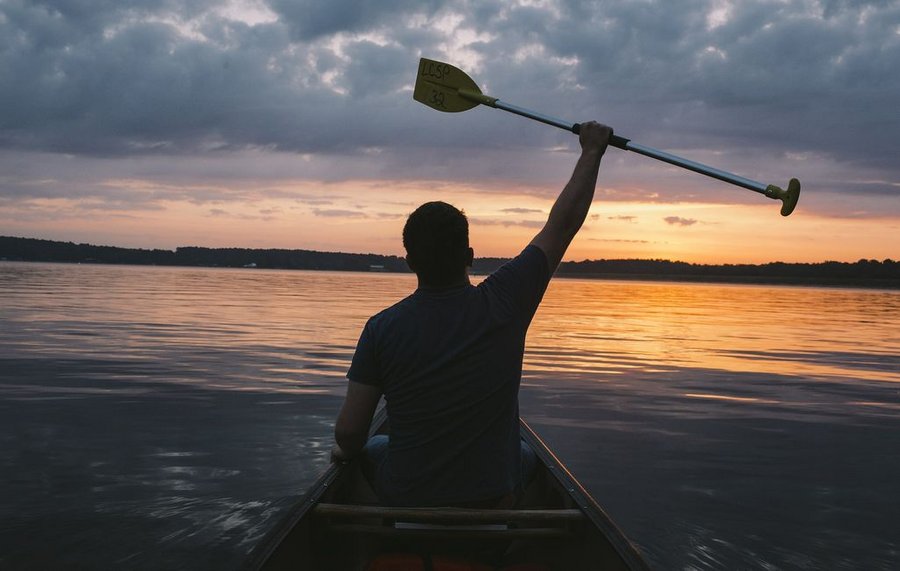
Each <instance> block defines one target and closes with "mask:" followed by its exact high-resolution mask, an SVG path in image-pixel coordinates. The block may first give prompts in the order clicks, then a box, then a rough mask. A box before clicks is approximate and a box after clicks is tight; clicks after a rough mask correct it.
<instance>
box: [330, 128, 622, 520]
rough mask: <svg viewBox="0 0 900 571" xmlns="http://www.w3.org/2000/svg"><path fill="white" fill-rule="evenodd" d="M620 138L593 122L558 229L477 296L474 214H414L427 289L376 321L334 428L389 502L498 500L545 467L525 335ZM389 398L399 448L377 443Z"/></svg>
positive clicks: (434, 206) (437, 209)
mask: <svg viewBox="0 0 900 571" xmlns="http://www.w3.org/2000/svg"><path fill="white" fill-rule="evenodd" d="M610 135H612V130H611V129H610V128H609V127H605V126H603V125H600V124H598V123H596V122H593V121H590V122H587V123H582V124H581V128H580V134H579V141H580V143H581V155H580V156H579V158H578V161H577V162H576V163H575V168H574V169H573V171H572V176H571V177H570V179H569V182H568V183H566V186H565V187H564V188H563V190H562V192H561V193H560V194H559V196H558V197H557V199H556V202H554V204H553V208H551V209H550V214H549V216H548V217H547V223H546V224H544V227H543V228H542V229H541V230H540V231H539V232H538V233H537V235H535V237H534V238H533V239H532V240H531V243H530V244H529V246H528V247H527V248H525V250H523V251H522V254H520V255H519V256H518V257H517V258H516V259H515V260H514V261H513V262H511V263H510V264H507V265H505V266H504V267H503V268H501V269H499V270H498V271H497V272H495V273H494V274H493V275H492V276H490V277H488V278H487V279H486V280H485V281H484V282H483V283H482V284H480V285H479V286H478V287H477V288H473V287H472V286H471V285H469V274H468V272H469V268H471V266H472V260H473V259H474V255H475V254H474V250H473V249H472V248H471V247H470V246H469V226H468V220H467V219H466V216H465V213H463V212H462V211H461V210H459V209H457V208H455V207H454V206H451V205H449V204H447V203H445V202H439V201H438V202H429V203H426V204H423V205H422V206H420V207H419V208H417V209H416V210H415V211H414V212H413V213H412V214H410V215H409V218H408V219H407V221H406V225H405V226H404V227H403V246H404V248H405V249H406V261H407V264H408V265H409V267H410V269H412V270H413V271H414V272H415V273H416V277H417V278H418V283H419V290H417V292H416V293H415V294H413V295H412V296H410V297H409V298H407V299H405V300H403V301H402V302H400V303H399V304H397V305H395V306H393V307H391V308H389V309H387V310H385V311H384V312H382V313H380V314H378V315H376V316H375V317H373V318H372V319H370V320H369V322H368V323H367V324H366V328H365V329H364V331H363V334H362V336H361V337H360V340H359V345H358V346H357V348H356V354H355V355H354V357H353V364H352V365H351V368H350V371H349V373H348V375H347V376H348V377H349V379H350V382H348V383H347V396H346V397H345V398H344V404H343V406H342V407H341V411H340V413H338V418H337V421H336V422H335V428H334V435H335V448H334V450H333V457H334V458H335V459H336V460H346V459H349V458H352V457H354V456H357V455H359V454H360V453H362V455H363V462H364V467H365V468H369V467H371V464H372V463H373V462H374V463H375V464H376V465H377V477H376V488H378V490H379V492H380V495H381V496H382V499H384V500H385V501H387V502H390V503H394V504H407V505H428V504H461V503H466V504H470V503H476V502H477V503H490V502H489V501H487V502H484V501H485V500H490V499H494V498H498V497H499V496H507V495H509V493H510V492H513V491H517V490H516V488H517V487H518V486H519V485H520V484H522V485H524V484H525V482H524V481H523V478H522V475H523V474H527V473H529V471H530V468H529V466H530V465H531V463H532V462H533V460H534V457H533V452H532V451H531V450H530V449H529V448H528V447H527V446H522V445H521V444H520V442H519V436H518V403H517V400H518V399H517V397H518V390H519V381H520V379H521V372H522V355H523V353H524V345H525V332H526V331H527V329H528V324H529V322H530V321H531V318H532V316H533V315H534V311H535V309H536V308H537V305H538V303H540V300H541V297H542V296H543V293H544V289H545V288H546V287H547V282H548V281H549V279H550V275H551V274H552V273H553V272H554V271H555V269H556V267H557V266H558V265H559V262H560V260H561V259H562V256H563V254H564V253H565V251H566V248H568V246H569V244H570V243H571V241H572V239H573V238H574V237H575V234H576V233H577V232H578V229H579V228H581V225H582V224H583V223H584V220H585V218H586V217H587V213H588V209H589V208H590V205H591V200H592V199H593V196H594V187H595V186H596V184H597V172H598V170H599V168H600V159H601V158H602V157H603V153H604V152H605V151H606V147H607V144H608V142H609V137H610ZM435 286H437V288H436V287H435ZM382 395H383V396H384V397H385V399H386V400H387V410H388V420H389V422H390V424H391V436H390V440H389V441H387V440H386V439H385V437H383V436H376V437H373V438H372V439H368V437H367V435H368V430H369V424H370V423H371V420H372V415H373V414H374V412H375V409H376V407H377V405H378V402H379V400H380V399H381V397H382ZM520 458H521V460H522V462H521V463H520V462H519V459H520ZM504 499H509V498H504Z"/></svg>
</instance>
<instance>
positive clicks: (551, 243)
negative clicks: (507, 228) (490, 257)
mask: <svg viewBox="0 0 900 571" xmlns="http://www.w3.org/2000/svg"><path fill="white" fill-rule="evenodd" d="M610 135H612V129H610V128H609V127H607V126H606V125H601V124H599V123H597V122H594V121H590V122H587V123H582V124H581V131H580V134H579V141H580V142H581V156H580V157H579V158H578V162H577V163H576V164H575V170H574V171H573V172H572V178H570V179H569V182H568V184H566V187H565V188H564V189H563V191H562V192H561V193H560V194H559V197H558V198H557V199H556V202H555V203H554V204H553V208H552V209H551V210H550V216H549V218H548V219H547V223H546V224H545V225H544V227H543V229H541V231H540V232H538V234H537V236H535V237H534V239H533V240H532V241H531V243H532V244H533V245H535V246H537V247H538V248H540V249H541V250H543V251H544V254H546V256H547V262H548V264H549V267H550V273H551V274H552V273H553V272H555V271H556V267H557V266H558V265H559V262H560V260H562V257H563V254H565V253H566V249H567V248H568V247H569V244H570V243H571V242H572V238H574V237H575V234H577V233H578V230H579V229H580V228H581V225H582V224H584V219H585V218H586V217H587V213H588V209H590V207H591V201H592V200H593V199H594V187H595V186H596V185H597V172H598V171H599V169H600V159H601V158H602V157H603V153H605V152H606V145H607V144H608V143H609V137H610Z"/></svg>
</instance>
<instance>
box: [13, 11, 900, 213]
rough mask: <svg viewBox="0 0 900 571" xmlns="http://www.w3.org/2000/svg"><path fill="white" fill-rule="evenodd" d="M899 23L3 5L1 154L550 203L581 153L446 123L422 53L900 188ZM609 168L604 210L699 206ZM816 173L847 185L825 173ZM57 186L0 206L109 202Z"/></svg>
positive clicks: (738, 168) (498, 85)
mask: <svg viewBox="0 0 900 571" xmlns="http://www.w3.org/2000/svg"><path fill="white" fill-rule="evenodd" d="M234 6H239V8H240V9H238V10H235V9H233V8H234ZM250 8H252V9H253V10H249V9H250ZM254 10H255V12H257V13H258V14H256V15H255V16H254V17H242V16H240V14H239V13H240V12H241V11H244V12H248V11H254ZM898 22H900V4H898V3H897V2H874V1H873V2H852V3H851V2H840V1H826V0H822V1H816V0H789V1H786V2H778V3H774V2H768V1H750V2H740V3H738V2H726V3H722V2H719V1H717V0H698V1H697V2H693V3H690V4H687V5H685V4H673V3H670V2H664V1H663V0H648V1H647V2H641V3H633V2H612V1H601V2H589V1H587V0H581V1H579V0H572V1H568V2H541V3H537V2H527V3H525V2H523V3H516V4H512V3H508V2H505V1H501V0H485V1H483V2H478V3H477V4H474V5H473V4H472V3H469V2H463V1H462V0H446V1H440V0H429V1H424V2H420V1H415V0H389V1H384V2H379V1H375V0H363V1H358V2H351V1H350V0H335V1H333V2H319V1H312V0H304V1H296V2H294V1H288V0H270V1H268V2H256V3H253V4H252V5H249V6H240V5H239V4H235V3H231V2H228V3H226V2H215V1H212V0H202V1H199V2H188V1H187V0H130V1H128V2H115V1H113V0H98V1H97V2H93V3H87V4H85V3H78V2H51V1H49V0H48V1H33V2H26V1H24V0H7V1H5V2H2V3H0V151H2V152H5V153H17V154H18V155H17V156H26V155H28V156H30V157H31V159H30V160H37V159H36V157H38V156H40V157H43V158H42V159H41V160H42V161H43V163H42V166H44V167H47V168H48V169H50V170H54V169H62V168H64V167H60V166H58V165H48V162H53V163H61V162H64V161H70V162H73V163H74V162H78V161H82V160H87V159H91V158H98V157H109V158H113V159H115V158H121V157H128V158H131V159H134V158H146V157H157V158H159V162H158V163H157V164H159V165H162V164H165V162H166V161H167V160H173V159H174V158H185V157H192V158H198V159H199V158H204V159H206V158H209V157H229V156H232V157H239V158H240V160H234V161H232V162H233V166H232V167H231V169H232V170H231V172H230V175H229V176H231V177H234V178H231V180H235V178H240V177H241V176H242V175H241V173H240V171H241V170H246V171H251V172H254V173H256V172H259V173H263V169H262V168H260V167H258V166H255V164H254V161H253V160H252V159H251V158H250V155H251V154H255V155H256V156H257V161H258V160H259V157H271V156H275V155H278V156H292V157H294V159H295V162H294V163H293V164H292V165H291V166H290V167H285V168H283V169H282V172H281V173H278V175H279V176H284V174H285V171H290V169H291V168H292V169H293V171H292V172H288V173H287V174H288V175H289V176H292V177H305V178H307V179H314V178H316V177H318V178H319V179H321V180H347V179H353V178H361V177H369V178H372V179H377V178H379V177H382V176H386V175H389V176H390V177H391V178H392V179H393V180H400V179H410V180H411V179H420V180H426V179H427V180H443V181H456V182H459V181H485V180H503V181H513V182H517V183H520V184H536V185H551V184H554V185H555V186H554V188H552V189H550V188H549V186H548V188H547V189H546V190H543V191H542V192H543V193H545V194H551V193H553V192H557V191H558V187H559V186H561V184H562V183H563V182H564V180H565V177H566V176H567V175H568V172H569V171H570V169H571V162H572V157H571V156H569V155H568V154H562V156H558V155H560V153H549V152H547V150H548V149H559V148H564V149H572V150H573V151H574V150H575V149H576V147H577V141H576V140H575V138H574V137H572V136H571V135H570V134H567V133H565V132H563V131H561V130H557V129H552V128H549V127H546V126H542V125H538V124H536V123H534V122H531V121H526V120H524V119H520V118H516V117H513V116H510V115H508V114H504V113H502V112H499V111H494V110H490V109H487V108H480V109H475V110H472V111H469V112H467V113H465V114H461V115H456V114H453V115H451V114H441V113H437V112H434V111H432V110H430V109H427V108H425V107H424V106H422V105H420V104H418V103H415V102H414V101H412V98H411V91H410V90H411V87H412V83H413V80H414V74H415V70H416V63H417V59H418V58H419V57H420V56H422V55H427V56H430V57H435V58H438V59H446V60H448V61H451V62H453V63H456V64H458V65H459V66H460V67H462V68H463V69H465V70H466V71H468V72H469V73H470V74H471V75H472V76H473V77H474V78H475V79H476V80H477V81H478V82H479V84H480V85H481V86H482V87H483V88H485V90H486V91H488V92H489V93H492V94H493V95H496V96H499V97H502V98H504V99H509V100H510V101H511V102H513V103H516V104H520V105H523V106H526V107H531V108H534V109H536V110H538V111H542V112H545V113H548V114H551V115H559V116H562V117H564V118H567V119H571V120H573V121H575V120H583V119H585V118H591V117H597V118H598V119H600V120H603V121H604V122H607V123H609V124H611V125H613V126H615V127H616V130H617V133H620V134H622V135H624V136H628V137H631V138H633V139H634V140H635V141H638V142H641V143H644V144H647V145H651V146H654V147H659V148H662V149H666V150H671V151H672V152H676V153H678V154H683V155H684V156H686V157H688V158H698V160H700V159H702V160H704V161H705V162H710V164H713V165H714V166H717V167H720V168H723V169H726V170H730V171H733V172H736V173H738V174H745V175H747V176H751V177H763V176H765V177H772V181H773V182H776V183H777V184H781V185H783V184H784V182H786V180H787V179H788V178H790V177H791V176H799V177H800V178H801V180H803V181H804V188H805V189H815V190H817V191H818V192H828V193H852V194H853V195H854V196H860V197H869V196H882V197H896V196H897V194H898V192H900V190H898V186H897V185H898V183H900V164H898V162H897V160H896V157H897V156H900V115H898V114H897V113H896V110H895V107H896V94H897V93H900V74H898V73H896V70H897V69H898V66H900V41H898V39H897V38H898V35H897V26H898ZM859 142H865V144H859ZM73 157H74V159H73ZM608 157H609V158H607V159H605V163H604V167H603V168H604V172H603V177H604V181H609V182H608V183H605V184H608V186H609V188H610V190H611V192H614V194H613V195H612V199H617V200H624V199H627V196H626V195H627V194H628V193H627V192H624V191H623V190H622V189H623V188H625V187H626V186H628V185H629V184H630V185H632V188H641V189H643V188H652V191H653V192H656V193H658V194H657V196H658V200H659V201H661V202H665V201H674V200H683V199H686V198H691V196H687V195H690V194H691V191H686V190H685V184H680V183H679V182H677V181H684V180H698V178H697V175H693V174H690V173H685V172H683V171H681V170H680V169H674V168H673V167H668V166H665V165H661V164H659V163H654V162H653V161H651V160H650V159H645V158H641V157H635V156H632V155H630V154H624V153H620V152H619V151H615V152H612V151H611V152H610V153H609V155H608ZM613 157H615V158H613ZM173 162H174V161H173ZM82 164H89V163H82ZM90 164H92V165H96V164H97V163H96V162H91V163H90ZM182 164H183V163H182ZM283 164H285V165H286V164H288V161H283ZM132 165H133V163H132ZM823 165H833V166H834V170H835V171H837V172H836V173H829V174H836V176H829V177H821V176H820V174H819V173H820V171H821V170H822V169H823V168H824V167H823ZM103 168H107V169H116V168H117V167H114V166H113V165H112V163H111V162H110V163H106V164H104V165H103ZM119 169H120V170H121V167H119ZM34 170H40V169H37V168H35V169H34ZM223 170H224V169H223ZM177 174H179V173H173V174H168V175H167V174H166V173H165V172H163V170H162V169H159V171H158V172H155V173H153V176H154V177H160V178H165V177H170V178H174V177H176V175H177ZM118 176H120V177H124V176H126V175H125V174H124V173H122V172H119V173H118ZM131 176H132V177H133V176H134V175H131ZM223 176H224V175H223ZM261 176H266V175H262V174H261ZM267 176H275V175H274V174H273V175H267ZM690 177H694V178H690ZM37 178H38V179H41V178H43V177H40V176H38V177H37ZM98 178H103V177H102V176H100V177H98ZM148 178H149V177H148ZM816 179H818V180H816ZM60 180H65V179H60ZM156 180H159V178H157V179H156ZM701 180H705V179H701ZM809 180H812V184H810V183H809V182H807V181H809ZM635 181H640V182H635ZM673 181H676V182H673ZM836 181H848V182H846V183H839V182H836ZM703 184H704V183H702V182H698V183H697V186H698V187H699V186H702V185H703ZM713 184H718V183H713ZM64 186H65V185H56V186H54V185H50V184H44V185H42V184H37V183H35V177H34V176H32V177H30V178H29V177H26V178H19V179H16V180H12V181H0V195H3V196H12V195H15V196H17V197H20V198H33V197H38V196H42V194H46V193H48V192H62V193H68V192H72V193H75V194H79V195H83V194H85V193H88V194H90V193H91V192H99V191H93V190H91V189H89V188H87V187H83V188H80V189H79V188H72V189H65V188H64ZM223 189H224V186H223V187H221V188H220V187H212V188H210V189H208V190H209V193H208V195H207V196H208V198H210V199H212V198H214V196H215V194H216V193H218V192H223V193H225V192H227V191H226V190H223ZM128 192H132V193H140V192H144V191H136V190H133V189H132V190H129V191H128ZM632 194H635V193H632ZM697 194H698V195H699V197H700V198H699V200H711V198H710V195H708V194H702V191H698V193H697ZM199 195H200V193H199V191H198V192H197V194H196V195H195V197H196V196H199ZM144 196H145V198H146V199H147V200H150V199H152V196H150V195H146V194H145V195H144ZM644 196H646V194H645V195H644ZM732 197H734V198H732ZM632 199H633V197H632ZM654 200H656V199H654ZM713 200H722V201H732V200H734V201H740V200H744V199H742V198H738V197H737V195H736V194H729V193H726V192H723V193H721V194H719V195H716V197H715V199H713ZM806 201H807V199H806V198H805V197H804V198H801V208H803V207H804V206H805V205H806ZM510 213H512V214H516V212H510ZM521 214H526V213H525V212H521Z"/></svg>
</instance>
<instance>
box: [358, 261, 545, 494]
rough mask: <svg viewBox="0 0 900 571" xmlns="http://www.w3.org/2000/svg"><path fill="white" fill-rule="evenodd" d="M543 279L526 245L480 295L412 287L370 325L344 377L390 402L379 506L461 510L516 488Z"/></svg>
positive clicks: (541, 265) (477, 290)
mask: <svg viewBox="0 0 900 571" xmlns="http://www.w3.org/2000/svg"><path fill="white" fill-rule="evenodd" d="M549 277H550V276H549V270H548V266H547V259H546V256H545V255H544V253H543V251H541V250H540V249H539V248H536V247H533V246H531V247H528V248H526V249H525V250H524V251H523V252H522V253H521V254H520V255H519V256H518V257H517V258H516V259H515V260H513V261H511V262H510V263H508V264H506V265H505V266H504V267H502V268H500V269H499V270H497V272H495V273H494V274H492V275H491V276H489V277H488V278H487V279H485V280H484V281H483V282H482V283H481V284H479V285H478V286H477V287H474V286H471V285H468V284H466V285H460V286H457V287H452V288H443V289H429V288H419V289H418V290H416V292H415V293H413V294H412V295H411V296H409V297H408V298H406V299H404V300H403V301H401V302H399V303H397V304H396V305H394V306H392V307H390V308H388V309H386V310H385V311H382V312H381V313H379V314H377V315H376V316H374V317H373V318H372V319H370V320H369V322H368V323H367V325H366V328H365V329H364V331H363V334H362V336H361V338H360V342H359V345H358V347H357V351H356V354H355V355H354V358H353V364H352V365H351V368H350V371H349V372H348V377H349V378H350V380H351V381H355V382H358V383H363V384H368V385H375V386H378V387H379V388H380V389H381V390H382V391H383V393H384V397H385V400H386V402H387V412H388V418H389V420H390V423H391V438H390V445H389V449H388V452H387V454H386V456H385V457H384V458H383V459H382V460H381V462H380V465H379V466H378V467H377V475H376V487H377V489H378V492H379V495H380V496H381V497H382V499H383V500H384V501H386V502H389V503H391V504H395V505H439V504H459V503H465V502H474V501H481V500H489V499H492V498H498V497H500V496H503V495H505V494H508V493H510V492H511V491H512V490H513V489H514V488H515V487H516V486H517V485H519V484H520V480H521V473H520V459H519V454H520V444H519V432H518V390H519V381H520V379H521V371H522V356H523V352H524V346H525V334H526V331H527V329H528V324H529V323H530V322H531V318H532V317H533V315H534V312H535V310H536V308H537V306H538V304H539V303H540V300H541V297H542V296H543V293H544V290H545V288H546V286H547V282H548V281H549Z"/></svg>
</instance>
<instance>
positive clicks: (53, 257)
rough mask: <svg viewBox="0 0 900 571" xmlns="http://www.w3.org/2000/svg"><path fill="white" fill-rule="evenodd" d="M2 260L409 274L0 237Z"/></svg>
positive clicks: (255, 255)
mask: <svg viewBox="0 0 900 571" xmlns="http://www.w3.org/2000/svg"><path fill="white" fill-rule="evenodd" d="M0 258H5V259H7V260H21V261H29V262H77V263H98V264H142V265H157V266H207V267H222V268H241V267H248V266H249V267H256V268H279V269H292V270H338V271H360V272H368V271H372V270H383V271H387V272H405V271H409V270H408V269H407V267H406V262H405V261H404V260H403V258H400V257H398V256H380V255H377V254H343V253H335V252H314V251H312V250H280V249H269V250H257V249H250V248H198V247H194V246H189V247H183V248H176V249H175V250H174V251H172V250H144V249H140V248H117V247H114V246H93V245H91V244H75V243H72V242H54V241H52V240H36V239H32V238H11V237H6V236H0Z"/></svg>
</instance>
